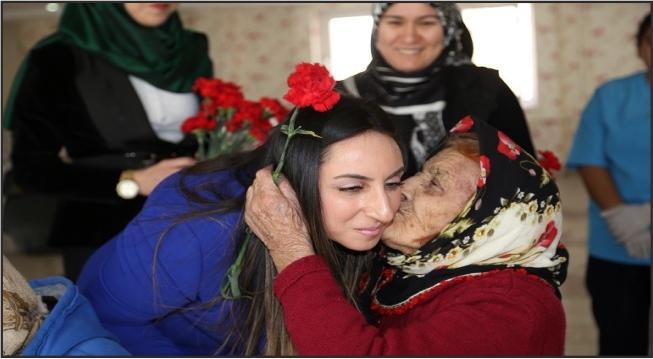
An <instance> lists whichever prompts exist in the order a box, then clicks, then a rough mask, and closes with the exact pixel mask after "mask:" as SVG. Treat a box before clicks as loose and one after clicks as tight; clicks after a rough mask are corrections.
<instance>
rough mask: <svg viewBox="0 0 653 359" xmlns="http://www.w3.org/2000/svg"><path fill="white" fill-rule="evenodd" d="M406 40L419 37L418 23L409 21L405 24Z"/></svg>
mask: <svg viewBox="0 0 653 359" xmlns="http://www.w3.org/2000/svg"><path fill="white" fill-rule="evenodd" d="M403 34H404V41H408V42H411V41H414V40H415V39H416V38H417V25H415V24H413V23H408V24H406V25H405V26H404V31H403Z"/></svg>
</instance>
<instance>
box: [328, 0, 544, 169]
mask: <svg viewBox="0 0 653 359" xmlns="http://www.w3.org/2000/svg"><path fill="white" fill-rule="evenodd" d="M372 17H373V20H374V25H373V28H372V39H371V45H372V46H371V53H372V61H371V62H370V63H369V64H368V65H367V68H366V69H365V71H363V72H361V73H358V74H356V75H354V76H351V77H349V78H346V79H344V80H342V81H340V82H339V83H338V88H340V89H341V90H343V91H345V92H348V93H351V94H353V95H355V96H360V97H365V98H369V99H372V100H374V101H375V102H377V103H378V104H380V105H381V106H382V107H383V109H384V110H385V111H386V112H388V113H389V114H390V116H391V119H392V120H393V121H394V123H395V124H396V126H397V127H398V128H399V131H400V132H401V135H402V138H403V141H404V143H405V144H406V146H407V147H409V148H410V150H411V153H410V154H411V156H410V158H409V165H408V168H407V171H406V174H407V175H413V174H415V172H417V170H418V168H419V167H420V166H421V165H422V164H423V163H424V160H425V159H426V156H427V155H428V154H429V153H430V152H431V151H432V150H433V148H434V146H435V144H436V143H437V142H438V140H439V139H441V138H442V137H444V135H445V134H446V133H447V131H449V130H450V129H451V128H452V127H453V126H454V125H455V124H456V123H457V122H458V121H459V120H460V119H461V118H463V117H464V116H467V115H474V116H476V117H477V118H478V119H480V120H482V121H486V122H487V123H489V124H490V125H492V126H493V127H496V128H497V129H500V130H501V131H503V132H505V133H506V135H508V136H509V137H511V138H512V139H513V140H514V141H515V142H516V143H517V144H518V145H519V146H520V147H521V148H523V149H524V150H525V151H526V152H528V153H530V154H532V155H534V154H535V149H534V147H533V143H532V140H531V135H530V131H529V128H528V124H527V122H526V118H525V115H524V112H523V111H522V108H521V106H520V104H519V101H518V100H517V97H516V96H515V94H514V93H513V92H512V91H511V90H510V88H509V87H508V85H506V83H505V82H504V81H503V80H502V79H501V78H500V77H499V75H498V72H497V71H496V70H493V69H488V68H484V67H477V66H475V65H474V64H472V62H471V57H472V54H473V44H472V39H471V36H470V34H469V31H468V30H467V27H466V26H465V24H464V23H463V21H462V17H461V14H460V11H459V10H458V7H457V6H456V4H455V3H374V4H373V8H372Z"/></svg>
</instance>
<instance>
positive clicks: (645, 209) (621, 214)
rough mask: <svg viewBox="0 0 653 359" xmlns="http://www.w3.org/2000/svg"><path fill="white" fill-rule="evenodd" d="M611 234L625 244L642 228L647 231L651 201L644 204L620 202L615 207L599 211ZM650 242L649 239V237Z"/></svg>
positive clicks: (649, 224)
mask: <svg viewBox="0 0 653 359" xmlns="http://www.w3.org/2000/svg"><path fill="white" fill-rule="evenodd" d="M601 217H603V218H604V219H605V220H606V221H607V223H608V228H609V229H610V232H611V233H612V235H614V236H615V238H617V242H619V243H621V244H625V243H626V242H629V241H630V240H631V238H632V237H633V236H635V235H641V234H640V232H641V231H642V230H644V229H646V230H647V231H649V237H650V230H649V227H650V226H651V203H650V202H649V203H645V204H620V205H618V206H616V207H613V208H610V209H607V210H605V211H602V212H601ZM649 242H650V239H649Z"/></svg>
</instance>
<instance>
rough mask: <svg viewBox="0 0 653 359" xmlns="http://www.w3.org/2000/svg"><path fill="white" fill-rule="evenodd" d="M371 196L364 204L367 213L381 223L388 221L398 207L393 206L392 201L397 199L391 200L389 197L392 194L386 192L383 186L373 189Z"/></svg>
mask: <svg viewBox="0 0 653 359" xmlns="http://www.w3.org/2000/svg"><path fill="white" fill-rule="evenodd" d="M371 196H372V197H371V198H370V202H369V203H368V205H367V206H366V208H367V215H368V216H369V217H371V218H374V219H376V220H377V221H379V222H381V223H383V224H387V223H390V222H391V221H392V219H393V218H394V217H395V212H396V211H397V210H398V208H393V206H392V203H393V202H397V201H396V200H395V201H392V199H391V197H390V196H392V194H391V193H388V192H387V190H386V189H385V188H383V189H382V190H378V191H374V193H372V194H371Z"/></svg>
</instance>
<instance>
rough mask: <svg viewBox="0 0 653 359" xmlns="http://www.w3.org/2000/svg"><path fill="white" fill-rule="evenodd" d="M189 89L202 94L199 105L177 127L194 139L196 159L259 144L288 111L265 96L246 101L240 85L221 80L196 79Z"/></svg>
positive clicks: (249, 147)
mask: <svg viewBox="0 0 653 359" xmlns="http://www.w3.org/2000/svg"><path fill="white" fill-rule="evenodd" d="M193 91H197V92H198V93H199V94H200V96H202V98H203V100H202V107H201V108H200V110H199V111H198V112H197V115H195V116H194V117H190V118H188V119H187V120H186V121H184V123H183V124H182V125H181V130H182V131H183V132H184V133H192V134H194V135H195V137H196V138H197V142H198V145H199V147H198V155H197V157H198V159H199V160H200V161H203V160H206V159H210V158H213V157H216V156H218V155H221V154H223V153H231V152H238V151H245V150H249V149H253V148H255V147H257V146H259V145H260V144H261V143H263V142H264V141H265V140H266V139H267V137H268V132H269V130H270V129H271V128H272V127H273V126H275V125H276V124H277V123H279V122H280V121H281V120H282V119H283V118H284V117H285V116H286V115H287V114H288V110H287V109H286V108H285V107H283V105H281V103H280V102H279V101H277V100H275V99H271V98H267V97H263V98H261V100H260V101H259V102H253V101H249V100H247V99H245V96H244V95H243V93H242V92H241V90H240V87H238V86H237V85H236V84H234V83H232V82H225V81H222V80H221V79H208V78H203V77H201V78H198V79H197V80H196V81H195V84H194V85H193Z"/></svg>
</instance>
